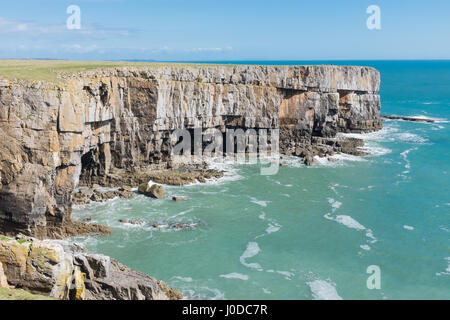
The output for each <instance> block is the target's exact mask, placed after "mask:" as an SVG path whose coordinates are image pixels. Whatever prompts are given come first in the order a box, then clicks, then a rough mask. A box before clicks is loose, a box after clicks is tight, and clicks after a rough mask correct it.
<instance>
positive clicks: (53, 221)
mask: <svg viewBox="0 0 450 320" xmlns="http://www.w3.org/2000/svg"><path fill="white" fill-rule="evenodd" d="M379 86H380V75H379V72H378V71H376V70H375V69H372V68H368V67H354V66H280V67H278V66H202V65H199V66H176V65H174V66H159V67H158V66H153V67H118V68H109V69H103V70H98V71H91V72H79V73H76V74H73V75H65V76H60V79H59V82H58V83H52V82H45V81H30V80H8V79H3V80H0V134H1V136H2V139H1V141H0V174H1V183H0V233H3V234H7V235H8V234H9V235H15V234H17V233H19V232H20V233H23V234H26V235H28V236H33V237H36V238H40V239H44V238H64V237H66V236H71V235H75V234H91V233H99V234H102V233H108V232H110V230H109V229H108V228H107V227H103V226H98V225H95V224H83V223H80V222H74V221H72V218H71V213H72V209H71V205H72V197H73V192H74V190H75V189H76V188H77V187H78V186H79V185H80V184H81V185H90V184H93V183H96V184H97V183H98V184H102V181H116V182H117V180H120V178H117V177H118V173H125V174H129V173H130V172H137V171H145V170H148V168H158V169H166V168H171V167H172V166H173V164H172V163H171V150H172V148H173V145H174V141H173V139H171V134H172V133H173V131H174V130H175V129H178V128H184V129H188V130H195V129H202V130H206V129H208V128H217V129H219V130H221V132H225V131H226V129H228V128H233V129H238V128H242V129H244V130H245V129H248V128H252V129H274V128H277V129H280V152H281V153H284V154H288V155H297V156H300V157H303V158H305V162H306V163H307V164H311V163H312V160H311V159H312V157H313V156H316V155H318V156H327V155H331V154H333V153H335V152H344V153H352V154H363V153H362V152H361V151H359V150H358V147H359V146H360V145H361V143H360V142H359V141H355V140H351V139H349V140H342V139H337V138H336V135H337V133H339V132H356V133H362V132H370V131H374V130H379V129H380V128H381V127H382V120H381V119H380V97H379V95H378V91H379ZM117 184H118V185H120V181H119V182H117ZM134 187H137V185H136V186H134Z"/></svg>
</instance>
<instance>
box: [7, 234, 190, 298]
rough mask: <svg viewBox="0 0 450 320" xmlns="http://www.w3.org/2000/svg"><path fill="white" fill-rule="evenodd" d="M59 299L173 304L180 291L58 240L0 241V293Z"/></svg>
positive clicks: (109, 259) (105, 257) (75, 245)
mask: <svg viewBox="0 0 450 320" xmlns="http://www.w3.org/2000/svg"><path fill="white" fill-rule="evenodd" d="M2 287H4V288H8V287H13V288H18V289H24V290H26V291H28V292H31V293H33V294H40V295H44V296H48V297H53V298H56V299H62V300H177V299H181V298H182V295H181V293H180V292H178V291H176V290H174V289H171V288H169V287H168V286H167V285H166V284H165V283H164V282H162V281H158V280H156V279H154V278H152V277H149V276H147V275H145V274H143V273H140V272H137V271H134V270H131V269H129V268H128V267H125V266H124V265H122V264H120V263H119V262H117V261H116V260H114V259H111V258H110V257H107V256H104V255H101V254H93V253H89V252H87V251H86V249H85V248H84V247H82V246H80V245H77V244H72V243H69V242H67V241H62V240H43V241H39V240H37V239H33V238H27V237H22V238H21V239H18V240H16V239H11V238H6V237H0V288H2Z"/></svg>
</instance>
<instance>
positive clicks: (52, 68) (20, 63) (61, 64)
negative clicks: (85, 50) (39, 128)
mask: <svg viewBox="0 0 450 320" xmlns="http://www.w3.org/2000/svg"><path fill="white" fill-rule="evenodd" d="M196 65H200V64H187V63H157V62H126V61H124V62H121V61H69V60H0V77H4V78H7V79H21V80H42V81H49V82H55V81H57V80H58V78H57V76H58V74H61V73H64V74H73V73H78V72H88V71H95V70H103V69H111V68H120V67H135V68H139V67H145V68H161V67H167V66H172V67H173V66H178V67H186V66H191V67H192V66H196ZM200 66H205V65H204V64H201V65H200ZM229 66H232V65H229Z"/></svg>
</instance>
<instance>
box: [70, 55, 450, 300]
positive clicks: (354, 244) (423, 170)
mask: <svg viewBox="0 0 450 320" xmlns="http://www.w3.org/2000/svg"><path fill="white" fill-rule="evenodd" d="M246 63H247V64H248V63H251V62H246ZM279 63H280V62H274V64H279ZM290 63H291V64H302V62H290ZM312 63H315V62H308V64H312ZM327 63H330V62H327ZM333 63H336V62H333ZM337 63H339V64H355V65H370V66H374V67H376V68H377V69H378V70H380V71H381V74H382V90H381V96H382V113H384V114H392V115H393V114H396V115H406V116H421V117H422V116H427V117H430V118H436V119H440V120H441V121H439V122H438V123H434V124H431V123H411V122H405V121H386V122H385V126H384V129H383V130H382V131H380V132H376V133H371V134H365V135H352V136H358V137H364V139H365V140H366V148H367V149H368V150H369V151H370V152H371V153H372V155H371V156H367V157H352V156H339V157H338V159H339V161H338V162H328V161H327V160H325V159H320V164H319V165H317V166H315V167H312V168H306V167H304V166H303V165H302V164H301V162H300V161H299V160H298V159H294V158H292V159H289V160H288V161H287V162H288V166H287V167H281V168H280V170H279V172H278V174H277V175H274V176H261V175H260V174H259V172H260V171H259V169H260V168H259V166H257V165H230V164H223V165H221V167H223V168H225V169H226V170H227V171H228V173H227V176H226V177H225V178H223V179H221V180H219V181H213V182H209V183H207V184H204V185H200V184H197V185H191V186H185V187H167V191H168V196H167V199H165V200H152V199H148V198H145V197H143V196H138V197H137V198H136V199H133V200H125V199H117V200H113V201H110V202H108V203H106V204H93V205H90V206H88V207H86V208H83V209H78V210H75V212H74V216H75V218H77V219H82V218H83V217H88V216H89V217H92V218H93V220H94V221H95V222H99V223H104V224H107V225H109V226H111V227H112V229H113V231H114V232H113V234H112V235H110V236H107V237H80V238H76V239H75V240H76V241H78V242H83V243H85V244H86V245H87V247H88V248H89V249H90V250H92V251H95V252H99V253H103V254H107V255H110V256H112V257H114V258H116V259H118V260H119V261H121V262H122V263H124V264H126V265H128V266H130V267H132V268H135V269H137V270H140V271H143V272H145V273H148V274H150V275H152V276H154V277H156V278H158V279H161V280H164V281H166V282H167V283H168V284H169V285H170V286H172V287H174V288H176V289H179V290H181V291H182V292H183V293H184V295H185V296H186V298H190V299H339V298H342V299H420V298H424V299H438V298H440V299H443V298H445V299H450V234H449V232H450V199H449V194H450V192H449V172H450V163H449V156H450V154H449V150H450V124H449V122H448V119H450V62H448V61H436V62H421V61H408V62H399V61H397V62H390V61H364V62H362V61H359V62H337ZM303 64H304V62H303ZM172 195H180V196H186V197H187V198H188V201H185V202H173V201H171V200H170V198H171V196H172ZM120 218H129V219H133V220H142V221H145V222H147V224H145V225H143V226H133V225H128V224H121V223H119V222H118V219H120ZM161 221H165V222H167V223H168V224H171V223H175V222H182V223H192V224H193V225H195V227H194V228H193V229H187V230H179V231H174V230H170V229H168V228H163V229H158V230H156V229H154V228H152V227H151V223H153V222H161ZM371 265H376V266H379V268H380V270H381V289H380V290H369V289H368V288H367V286H366V281H367V278H368V277H369V276H370V275H369V274H367V273H366V270H367V268H368V267H369V266H371Z"/></svg>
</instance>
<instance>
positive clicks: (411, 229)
mask: <svg viewBox="0 0 450 320" xmlns="http://www.w3.org/2000/svg"><path fill="white" fill-rule="evenodd" d="M403 228H404V229H406V230H409V231H413V230H414V227H411V226H407V225H404V226H403Z"/></svg>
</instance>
